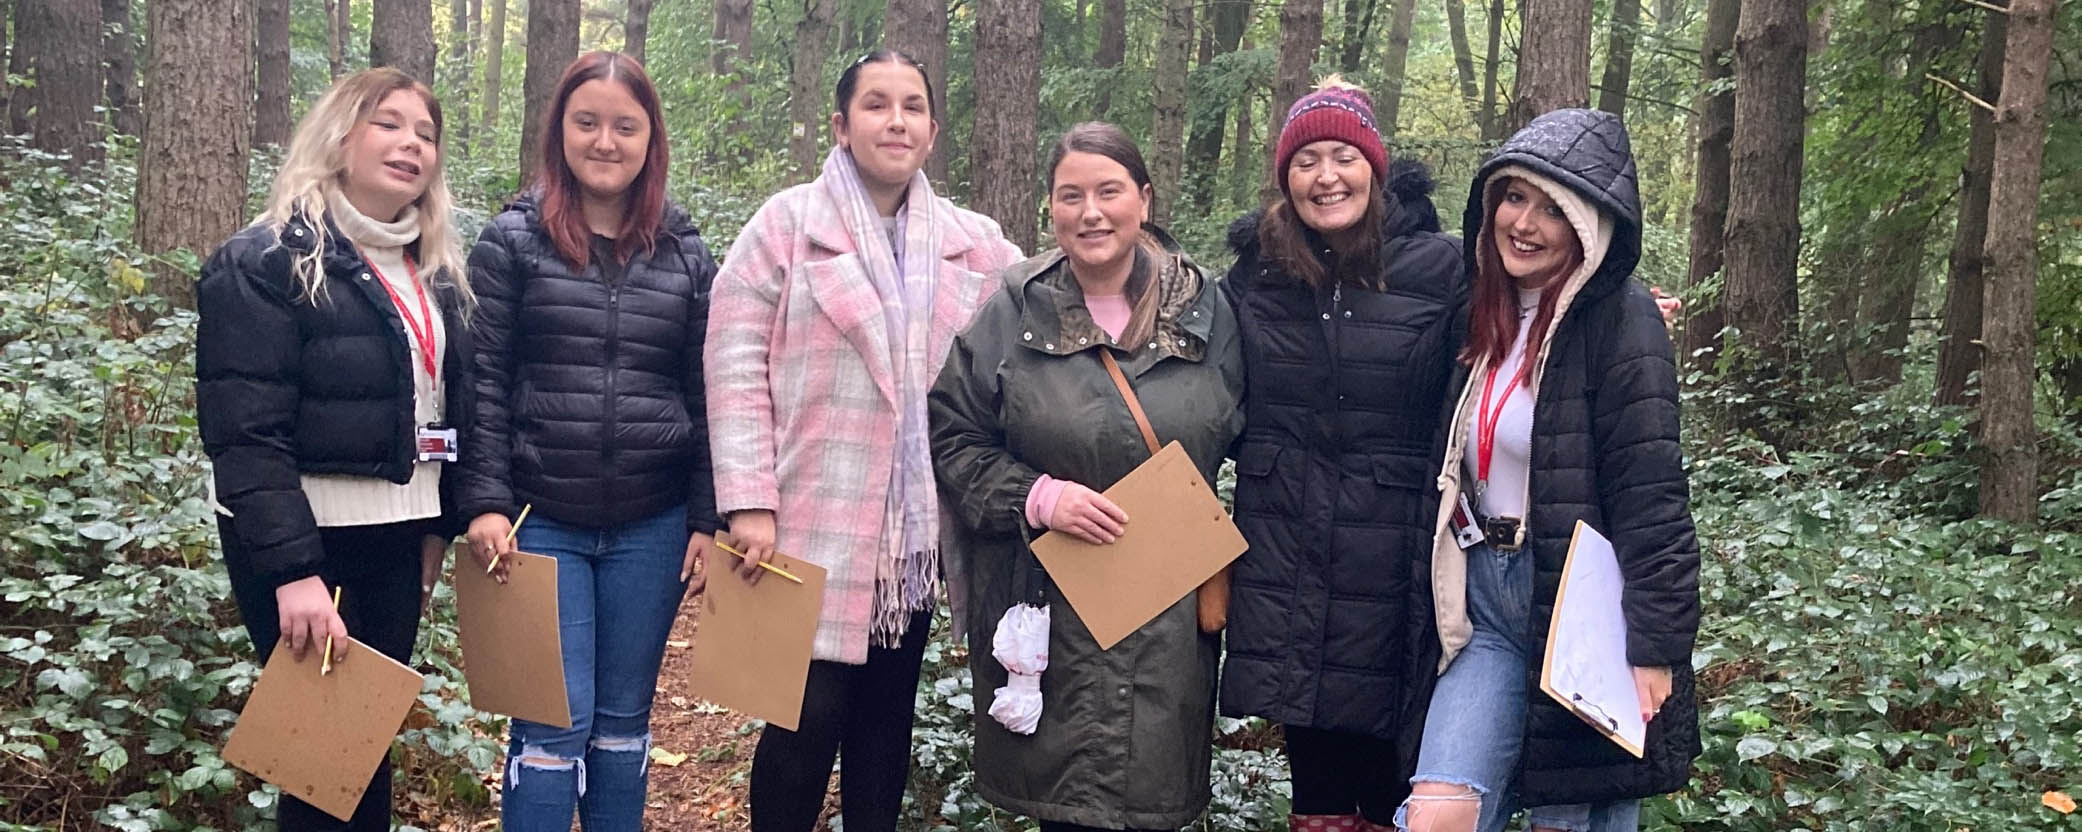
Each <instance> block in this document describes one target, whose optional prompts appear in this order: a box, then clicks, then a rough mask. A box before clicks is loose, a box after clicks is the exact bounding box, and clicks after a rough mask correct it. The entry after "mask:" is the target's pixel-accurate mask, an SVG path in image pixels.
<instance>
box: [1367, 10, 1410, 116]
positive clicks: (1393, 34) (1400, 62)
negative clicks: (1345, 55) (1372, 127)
mask: <svg viewBox="0 0 2082 832" xmlns="http://www.w3.org/2000/svg"><path fill="white" fill-rule="evenodd" d="M1416 23H1417V0H1395V19H1394V20H1392V21H1389V23H1388V60H1387V61H1386V63H1385V64H1384V65H1383V67H1382V70H1383V77H1385V78H1386V79H1387V80H1386V81H1384V82H1382V84H1381V98H1380V101H1378V102H1376V106H1375V108H1374V112H1375V113H1376V114H1377V117H1376V118H1375V119H1374V120H1375V121H1376V122H1378V123H1379V124H1380V125H1381V138H1382V140H1384V141H1387V142H1389V143H1390V144H1393V143H1394V142H1395V123H1396V121H1397V120H1398V119H1400V118H1401V117H1402V91H1403V88H1404V87H1405V86H1407V84H1405V83H1404V80H1405V79H1404V75H1405V71H1406V70H1407V69H1408V68H1409V64H1410V29H1411V27H1413V26H1415V25H1416Z"/></svg>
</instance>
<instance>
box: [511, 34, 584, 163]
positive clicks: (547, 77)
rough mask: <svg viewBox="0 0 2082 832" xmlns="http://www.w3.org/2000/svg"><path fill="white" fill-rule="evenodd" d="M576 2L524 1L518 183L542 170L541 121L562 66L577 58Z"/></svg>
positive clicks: (562, 68)
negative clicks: (524, 64) (525, 30)
mask: <svg viewBox="0 0 2082 832" xmlns="http://www.w3.org/2000/svg"><path fill="white" fill-rule="evenodd" d="M578 15H579V0H528V57H527V60H528V68H527V73H526V74H524V75H523V76H521V143H520V165H521V166H520V169H521V181H523V182H531V181H534V179H535V177H536V175H538V174H540V173H541V171H542V131H543V129H544V126H543V122H544V120H545V119H547V118H548V117H549V97H550V96H551V95H553V94H555V93H556V91H557V89H556V88H557V79H558V78H561V77H563V76H564V67H565V66H566V65H568V64H570V63H571V62H572V61H573V60H575V59H577V58H578Z"/></svg>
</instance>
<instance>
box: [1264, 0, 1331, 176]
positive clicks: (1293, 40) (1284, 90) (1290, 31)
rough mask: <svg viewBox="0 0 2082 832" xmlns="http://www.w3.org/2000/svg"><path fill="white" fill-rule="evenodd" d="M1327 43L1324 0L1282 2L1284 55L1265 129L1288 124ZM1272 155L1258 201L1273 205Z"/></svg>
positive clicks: (1269, 129)
mask: <svg viewBox="0 0 2082 832" xmlns="http://www.w3.org/2000/svg"><path fill="white" fill-rule="evenodd" d="M1322 45H1323V0H1285V2H1284V3H1282V4H1280V57H1279V64H1278V67H1277V69H1275V70H1274V74H1273V78H1272V106H1271V107H1270V108H1269V109H1267V110H1266V120H1265V129H1266V131H1267V132H1271V133H1274V134H1277V132H1278V131H1279V130H1280V128H1282V127H1285V126H1286V124H1287V109H1288V108H1289V107H1292V106H1294V100H1295V99H1297V98H1300V97H1301V95H1302V93H1305V92H1307V91H1308V89H1309V85H1310V83H1311V82H1312V81H1313V80H1314V79H1312V78H1310V77H1309V71H1310V69H1311V68H1313V67H1314V66H1315V64H1316V50H1317V49H1319V48H1321V47H1322ZM1271 156H1272V154H1269V153H1268V154H1266V160H1265V174H1264V177H1263V178H1262V179H1260V180H1259V181H1260V182H1261V183H1262V184H1261V185H1260V186H1259V189H1258V201H1259V202H1261V203H1265V204H1271V202H1272V199H1273V198H1274V197H1276V196H1278V195H1279V192H1280V189H1279V186H1277V185H1275V184H1274V183H1273V176H1274V174H1275V172H1274V171H1273V170H1272V163H1273V159H1272V158H1271Z"/></svg>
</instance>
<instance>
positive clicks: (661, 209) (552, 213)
mask: <svg viewBox="0 0 2082 832" xmlns="http://www.w3.org/2000/svg"><path fill="white" fill-rule="evenodd" d="M598 80H604V81H610V82H618V83H620V84H621V85H622V88H623V89H625V90H628V92H629V95H630V97H632V98H635V99H636V103H638V104H640V105H642V106H643V111H644V114H645V115H647V116H649V117H650V120H651V139H650V146H649V148H648V149H646V150H645V152H644V159H643V170H640V171H637V172H636V178H635V179H634V180H631V181H630V183H629V191H628V200H629V206H628V208H627V210H625V211H623V212H622V227H621V228H619V229H616V231H615V240H614V255H615V259H617V260H623V261H626V260H628V259H629V258H630V257H631V256H633V255H634V254H636V252H637V251H638V250H641V251H643V252H644V253H646V254H648V253H650V251H651V249H652V248H653V247H654V246H656V245H657V239H658V229H659V227H660V226H662V225H664V217H665V177H666V173H667V172H668V171H670V170H671V169H672V166H671V162H672V159H671V150H670V148H669V146H668V145H667V143H666V140H665V116H664V115H663V108H661V107H660V106H659V104H658V88H657V87H655V86H653V85H652V84H651V77H650V76H649V75H646V74H644V71H643V64H640V63H637V62H636V59H635V58H631V57H629V56H627V55H623V54H620V53H618V52H588V53H586V54H584V55H580V56H578V60H575V61H572V62H571V65H570V66H568V67H566V68H565V69H564V77H563V78H561V79H559V80H558V81H557V89H556V93H555V94H554V95H552V96H551V98H550V107H549V112H548V113H546V114H544V116H543V120H542V125H541V129H542V173H541V176H540V177H538V179H539V181H541V183H542V226H543V228H544V229H546V230H547V231H548V232H549V239H550V241H551V242H553V243H555V244H556V246H557V254H558V255H560V256H562V257H563V258H564V260H565V261H566V262H569V263H571V264H572V265H573V266H576V267H577V268H578V269H579V270H581V271H583V270H584V269H585V267H586V261H587V254H588V253H589V252H590V250H591V246H590V242H591V241H592V237H593V231H592V229H591V228H589V227H588V226H587V225H586V215H585V206H584V204H583V203H582V202H581V198H582V194H581V192H580V190H579V184H578V175H577V174H574V173H572V172H571V165H570V163H568V162H565V161H564V108H565V107H566V106H568V105H569V104H570V103H571V93H572V92H574V91H576V90H577V89H578V88H579V87H580V86H582V85H584V84H585V83H586V82H587V81H598Z"/></svg>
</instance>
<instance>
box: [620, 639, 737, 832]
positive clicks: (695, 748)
mask: <svg viewBox="0 0 2082 832" xmlns="http://www.w3.org/2000/svg"><path fill="white" fill-rule="evenodd" d="M700 606H701V605H700V604H697V603H693V601H692V599H689V602H688V603H685V604H682V605H680V617H679V620H678V621H675V622H673V625H672V638H671V640H670V641H668V642H667V643H666V646H665V665H664V667H663V668H662V669H661V670H660V672H659V674H658V697H657V699H656V700H655V701H654V702H653V703H652V706H651V736H652V748H653V751H652V752H651V796H650V804H649V806H648V807H647V810H646V811H645V812H644V826H645V827H647V828H651V829H673V830H684V832H723V830H741V829H745V828H746V827H747V808H746V802H745V789H746V781H747V778H748V776H749V774H750V772H751V770H752V748H753V746H754V745H756V744H757V743H758V742H759V732H758V731H757V730H754V729H753V727H752V721H751V720H750V719H748V718H746V717H744V716H740V715H738V714H735V713H732V712H730V711H726V710H723V709H721V708H718V707H716V706H714V705H710V704H708V703H705V702H702V701H700V700H698V699H694V698H693V697H691V696H689V695H688V693H687V661H688V655H689V654H688V650H687V646H688V645H689V644H690V643H692V642H693V639H694V628H695V621H694V619H695V611H696V610H697V609H699V608H700ZM683 755H684V756H683Z"/></svg>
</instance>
